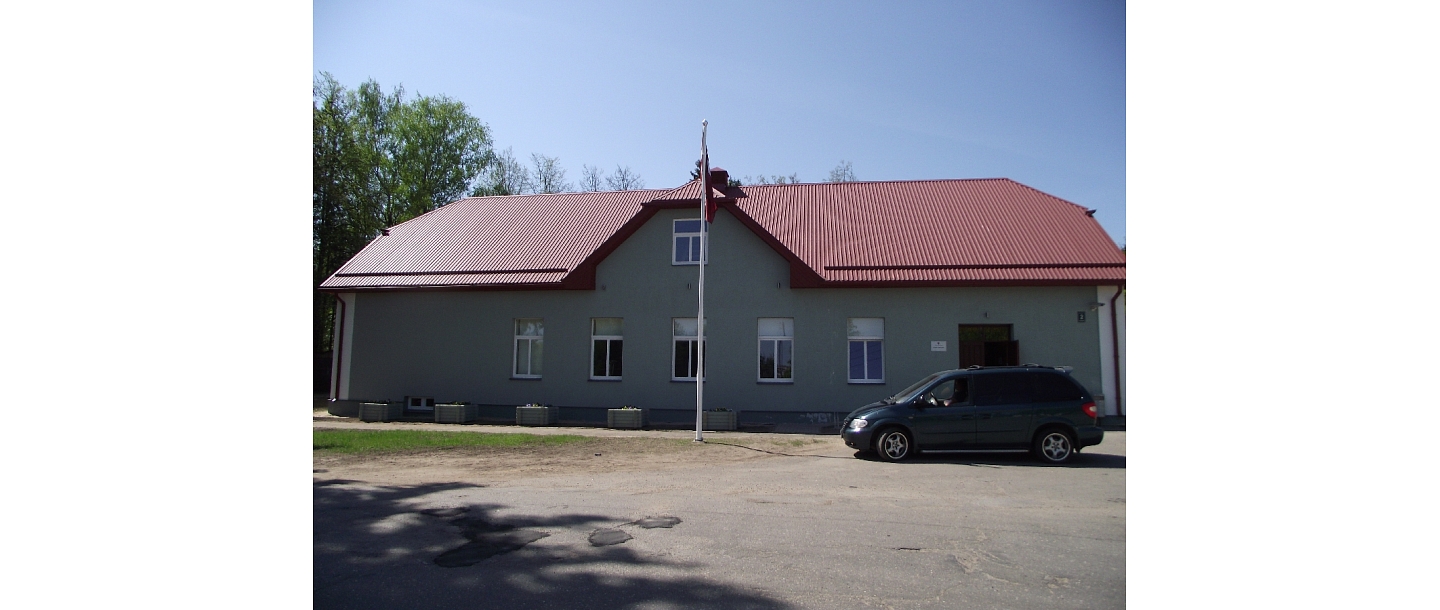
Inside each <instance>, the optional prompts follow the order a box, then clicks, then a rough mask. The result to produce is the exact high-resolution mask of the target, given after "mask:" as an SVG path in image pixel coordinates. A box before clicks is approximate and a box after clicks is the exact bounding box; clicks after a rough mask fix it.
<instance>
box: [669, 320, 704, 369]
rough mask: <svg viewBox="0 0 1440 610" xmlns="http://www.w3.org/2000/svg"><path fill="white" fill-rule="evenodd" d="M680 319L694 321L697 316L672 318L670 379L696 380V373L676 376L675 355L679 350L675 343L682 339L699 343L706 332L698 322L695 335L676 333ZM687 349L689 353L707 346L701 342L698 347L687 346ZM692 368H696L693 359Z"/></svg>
mask: <svg viewBox="0 0 1440 610" xmlns="http://www.w3.org/2000/svg"><path fill="white" fill-rule="evenodd" d="M678 320H691V321H694V320H695V318H670V381H695V376H694V375H691V376H690V377H676V376H675V356H677V355H678V354H677V353H676V352H677V350H676V349H675V344H676V343H678V342H680V341H688V342H690V343H698V342H699V341H700V335H703V334H705V333H704V331H702V330H700V328H699V325H698V324H697V325H696V328H695V334H694V335H677V334H675V322H676V321H678ZM685 349H686V350H687V355H688V354H689V353H692V352H693V353H698V351H697V349H705V347H704V345H703V344H701V345H700V346H699V347H698V348H692V347H687V348H685ZM690 368H692V369H693V368H695V367H694V361H693V360H692V361H691V366H690Z"/></svg>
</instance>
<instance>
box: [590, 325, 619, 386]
mask: <svg viewBox="0 0 1440 610" xmlns="http://www.w3.org/2000/svg"><path fill="white" fill-rule="evenodd" d="M623 325H624V319H623V318H590V378H591V379H619V378H620V361H621V356H622V355H623V353H624V351H623V350H622V348H623V347H624V339H625V337H624V335H625V333H624V326H623Z"/></svg>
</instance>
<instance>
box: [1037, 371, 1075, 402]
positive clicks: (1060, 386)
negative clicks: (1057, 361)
mask: <svg viewBox="0 0 1440 610" xmlns="http://www.w3.org/2000/svg"><path fill="white" fill-rule="evenodd" d="M1025 376H1026V377H1028V378H1030V399H1031V400H1033V401H1035V402H1061V401H1071V400H1084V399H1085V390H1084V389H1083V388H1081V387H1080V386H1079V384H1077V383H1075V380H1074V379H1071V378H1070V376H1069V375H1063V374H1060V373H1038V372H1036V373H1025Z"/></svg>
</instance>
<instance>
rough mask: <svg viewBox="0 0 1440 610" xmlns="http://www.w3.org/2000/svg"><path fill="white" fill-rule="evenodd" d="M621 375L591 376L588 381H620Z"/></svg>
mask: <svg viewBox="0 0 1440 610" xmlns="http://www.w3.org/2000/svg"><path fill="white" fill-rule="evenodd" d="M623 379H624V378H623V377H591V378H590V381H622V380H623Z"/></svg>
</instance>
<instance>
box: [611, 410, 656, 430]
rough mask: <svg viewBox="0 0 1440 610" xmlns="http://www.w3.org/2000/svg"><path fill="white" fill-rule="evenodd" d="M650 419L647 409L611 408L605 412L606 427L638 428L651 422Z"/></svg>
mask: <svg viewBox="0 0 1440 610" xmlns="http://www.w3.org/2000/svg"><path fill="white" fill-rule="evenodd" d="M648 419H649V418H648V417H647V413H646V410H645V409H610V410H608V411H606V412H605V427H607V428H631V429H635V430H638V429H640V428H644V427H645V424H647V423H649V422H648V421H647V420H648Z"/></svg>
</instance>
